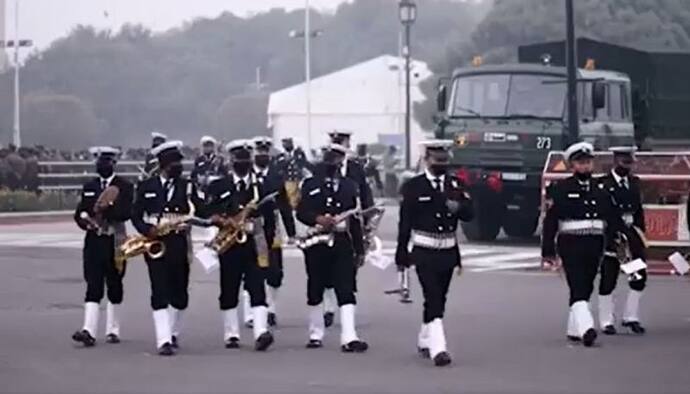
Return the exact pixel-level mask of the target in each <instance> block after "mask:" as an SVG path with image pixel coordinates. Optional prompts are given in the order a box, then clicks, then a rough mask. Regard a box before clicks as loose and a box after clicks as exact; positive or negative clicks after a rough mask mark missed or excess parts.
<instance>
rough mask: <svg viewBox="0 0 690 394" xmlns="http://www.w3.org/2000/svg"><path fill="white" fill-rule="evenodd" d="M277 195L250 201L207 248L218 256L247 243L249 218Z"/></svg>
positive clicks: (221, 228) (221, 229)
mask: <svg viewBox="0 0 690 394" xmlns="http://www.w3.org/2000/svg"><path fill="white" fill-rule="evenodd" d="M277 195H278V192H274V193H271V194H269V195H267V196H266V197H264V198H263V199H262V200H261V201H258V202H257V201H256V200H252V201H250V202H249V204H247V206H245V207H244V208H243V209H242V210H241V211H240V212H239V213H237V214H236V215H235V216H233V217H231V218H228V219H226V220H225V224H224V225H223V226H221V227H220V230H219V231H218V234H216V236H215V237H213V239H212V240H210V241H209V242H208V243H207V244H206V247H208V248H210V249H212V250H213V251H215V252H216V253H218V254H223V253H225V252H226V251H227V250H228V249H230V248H231V247H233V246H235V245H237V244H239V245H242V244H244V243H246V242H247V239H248V236H247V223H248V222H249V216H250V215H251V214H252V213H253V212H254V211H256V210H257V209H259V207H261V206H262V205H263V204H265V203H267V202H268V201H272V200H273V199H274V198H276V196H277Z"/></svg>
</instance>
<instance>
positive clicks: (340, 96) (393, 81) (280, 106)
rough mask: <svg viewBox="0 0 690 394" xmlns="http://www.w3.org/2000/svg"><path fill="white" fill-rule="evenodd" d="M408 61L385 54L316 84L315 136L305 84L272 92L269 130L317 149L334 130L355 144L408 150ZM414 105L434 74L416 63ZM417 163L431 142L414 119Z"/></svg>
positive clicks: (313, 104) (313, 88)
mask: <svg viewBox="0 0 690 394" xmlns="http://www.w3.org/2000/svg"><path fill="white" fill-rule="evenodd" d="M404 69H405V62H404V59H402V58H399V57H395V56H388V55H385V56H380V57H377V58H374V59H371V60H368V61H366V62H363V63H359V64H356V65H354V66H351V67H348V68H345V69H343V70H340V71H336V72H334V73H331V74H328V75H325V76H322V77H320V78H316V79H314V80H312V82H311V136H309V135H308V134H309V133H308V132H307V116H306V112H307V111H306V108H307V104H306V97H307V94H306V85H305V84H300V85H295V86H292V87H289V88H286V89H283V90H280V91H277V92H275V93H273V94H271V97H270V99H269V104H268V126H269V128H271V129H272V130H273V138H274V140H275V141H276V142H279V140H280V139H281V138H284V137H292V138H293V139H294V140H295V144H296V145H298V146H302V147H305V148H308V147H311V148H318V147H319V146H322V145H323V144H325V143H326V142H327V138H328V136H327V133H328V132H329V131H332V130H337V129H341V130H349V131H352V132H353V136H352V143H353V148H354V145H355V144H359V143H366V144H371V143H385V144H396V145H398V146H399V148H400V151H403V148H404V125H405V116H404V114H405V74H404ZM411 73H412V77H411V82H412V89H411V94H410V96H411V98H412V102H413V103H414V102H419V101H423V99H424V96H423V95H422V93H421V91H420V90H419V86H418V85H419V83H420V82H421V81H423V80H425V79H426V78H428V77H430V76H431V71H430V70H429V67H428V66H427V65H426V63H423V62H420V61H413V62H412V71H411ZM411 130H412V132H411V136H412V138H411V139H412V146H413V149H412V160H416V157H417V153H418V152H417V149H416V148H415V147H416V145H417V142H419V141H421V140H423V139H426V138H427V137H426V136H424V135H423V131H422V129H421V127H420V126H419V124H418V123H417V122H416V121H415V120H414V115H413V118H412V127H411Z"/></svg>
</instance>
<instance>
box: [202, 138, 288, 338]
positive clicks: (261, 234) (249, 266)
mask: <svg viewBox="0 0 690 394" xmlns="http://www.w3.org/2000/svg"><path fill="white" fill-rule="evenodd" d="M226 148H227V150H228V152H229V153H230V156H231V163H232V167H231V168H232V171H231V172H230V173H229V174H228V175H227V176H225V177H223V178H221V179H219V180H217V181H215V182H213V183H211V185H209V188H208V197H207V204H208V207H207V209H206V213H205V215H208V214H210V215H211V218H212V221H213V222H214V223H216V224H217V225H218V226H219V227H222V226H223V225H224V220H227V219H228V218H234V217H236V216H237V215H238V214H239V213H240V212H242V211H243V210H245V209H246V207H247V206H248V205H249V204H250V203H251V202H253V203H255V204H258V203H259V202H260V201H261V200H263V199H264V198H265V197H266V196H267V195H268V194H270V192H268V191H267V190H266V189H265V187H264V186H263V185H262V184H261V183H260V182H259V181H258V180H257V177H256V175H255V174H254V173H253V172H252V165H253V163H252V149H253V146H252V144H251V142H250V141H247V140H236V141H232V142H230V143H229V144H228V145H227V147H226ZM274 209H275V208H274V203H273V202H272V201H269V202H266V203H265V204H263V205H261V206H259V207H258V209H257V210H256V211H253V212H250V218H249V219H248V220H247V222H246V223H245V227H244V231H245V234H246V236H247V239H246V242H244V243H239V242H237V243H235V244H234V245H233V246H231V247H230V248H229V249H228V250H227V251H225V252H224V253H221V254H220V256H219V260H220V297H219V301H220V309H221V310H222V311H223V320H224V340H225V347H226V348H228V349H235V348H238V347H239V346H240V331H239V322H238V316H237V305H238V303H239V291H240V287H241V284H242V281H243V280H244V287H245V289H246V290H247V292H248V293H249V302H250V305H251V311H252V317H253V330H254V340H255V349H256V350H258V351H264V350H266V349H268V347H269V346H271V344H272V343H273V334H272V333H271V332H270V331H269V329H268V323H267V319H268V317H267V316H268V308H267V304H266V290H265V279H266V277H265V269H266V268H267V267H268V265H269V247H270V243H269V242H270V241H272V240H273V238H274V237H275V215H274Z"/></svg>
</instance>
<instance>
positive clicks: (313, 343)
mask: <svg viewBox="0 0 690 394" xmlns="http://www.w3.org/2000/svg"><path fill="white" fill-rule="evenodd" d="M322 347H323V342H322V341H321V340H319V339H310V340H309V342H307V349H320V348H322Z"/></svg>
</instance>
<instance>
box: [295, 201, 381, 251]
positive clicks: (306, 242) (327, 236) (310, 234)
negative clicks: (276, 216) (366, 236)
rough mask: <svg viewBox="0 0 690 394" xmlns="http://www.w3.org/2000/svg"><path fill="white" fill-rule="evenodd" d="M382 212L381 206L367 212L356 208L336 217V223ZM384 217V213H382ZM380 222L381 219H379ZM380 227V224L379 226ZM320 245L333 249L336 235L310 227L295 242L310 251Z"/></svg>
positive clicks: (322, 229)
mask: <svg viewBox="0 0 690 394" xmlns="http://www.w3.org/2000/svg"><path fill="white" fill-rule="evenodd" d="M380 210H382V208H381V207H380V206H373V207H371V208H367V209H365V210H362V209H361V208H354V209H351V210H349V211H345V212H343V213H341V214H339V215H338V216H336V217H335V223H336V224H338V223H342V222H344V221H345V220H347V219H349V218H350V217H352V216H356V215H361V216H366V215H368V214H370V213H371V212H377V211H380ZM381 215H383V213H381ZM379 221H380V218H379ZM377 225H378V224H377ZM318 244H326V245H328V247H333V245H334V244H335V233H333V232H332V231H328V230H326V229H324V228H323V227H321V226H320V225H316V226H315V227H310V228H309V229H308V230H307V232H306V234H305V235H304V236H299V237H297V239H296V241H295V245H296V246H297V247H298V248H299V249H308V248H310V247H312V246H314V245H318Z"/></svg>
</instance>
